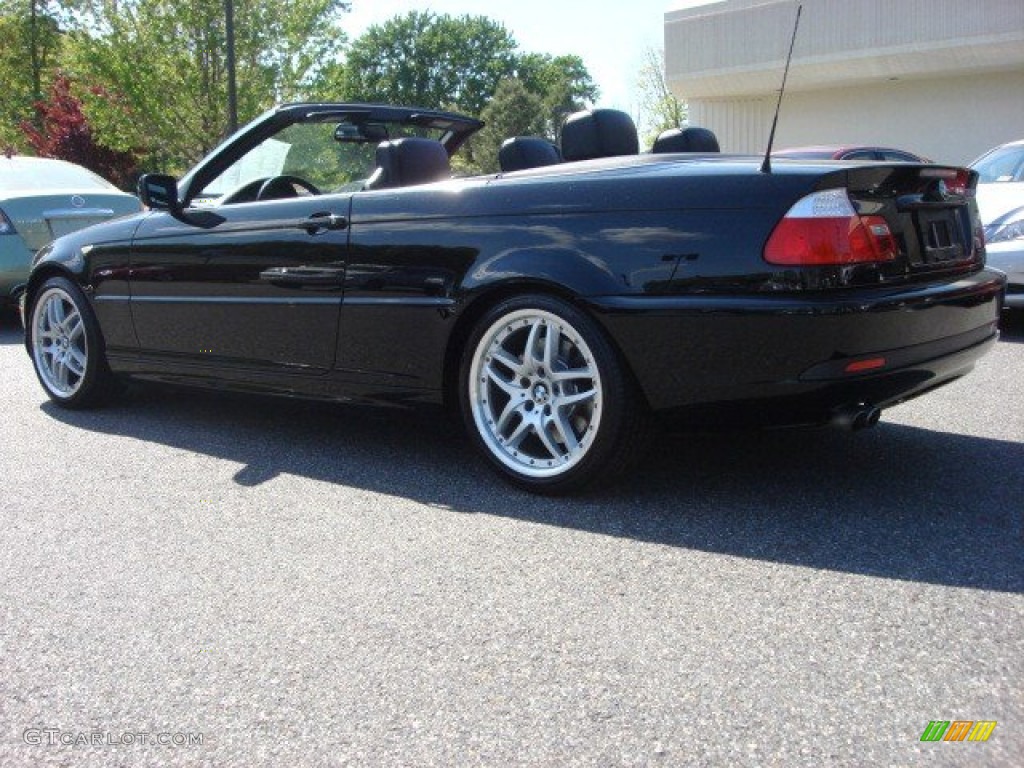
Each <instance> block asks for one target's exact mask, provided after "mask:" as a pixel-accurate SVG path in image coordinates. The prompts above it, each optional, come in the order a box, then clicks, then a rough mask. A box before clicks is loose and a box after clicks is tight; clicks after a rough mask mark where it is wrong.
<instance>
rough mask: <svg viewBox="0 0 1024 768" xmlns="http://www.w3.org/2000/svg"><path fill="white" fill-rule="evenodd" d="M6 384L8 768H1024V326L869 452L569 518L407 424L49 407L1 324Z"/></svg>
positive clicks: (693, 450)
mask: <svg viewBox="0 0 1024 768" xmlns="http://www.w3.org/2000/svg"><path fill="white" fill-rule="evenodd" d="M0 382H2V384H0V396H2V400H3V405H2V414H3V417H2V427H0V435H2V441H0V483H2V485H0V488H2V493H0V536H2V546H0V766H57V765H61V766H63V765H68V766H103V767H104V768H107V767H108V766H121V765H123V766H207V765H209V766H240V767H245V768H255V767H257V766H306V765H310V766H319V765H324V766H334V765H351V766H434V765H437V766H476V765H486V766H503V767H504V766H559V767H562V766H647V765H653V766H728V767H729V768H732V767H734V766H774V765H778V766H816V767H819V766H883V765H884V766H1020V765H1022V764H1024V758H1022V755H1024V692H1022V688H1024V631H1022V630H1024V522H1022V517H1024V385H1022V382H1024V320H1022V319H1021V318H1017V319H1016V320H1015V321H1012V322H1008V323H1007V326H1006V329H1005V332H1004V336H1003V340H1001V341H1000V342H999V344H998V345H997V346H996V349H995V350H994V351H993V352H992V353H991V354H990V355H988V356H987V357H986V358H985V359H984V360H982V362H981V363H980V364H979V365H978V367H977V369H976V370H975V371H974V373H972V374H971V375H970V376H969V377H967V378H965V379H962V380H960V381H959V382H956V383H955V384H952V385H950V386H948V387H945V388H943V389H941V390H939V391H936V392H934V393H932V394H930V395H929V396H927V397H924V398H920V399H918V400H916V401H913V402H910V403H906V404H904V405H901V406H899V407H896V408H893V409H891V410H889V411H886V412H885V414H884V415H883V417H882V422H881V423H880V424H879V426H878V427H876V428H875V429H873V430H867V431H864V432H858V433H845V432H839V431H835V430H829V429H825V430H790V431H776V432H750V433H746V432H732V433H727V434H708V433H680V434H672V435H667V436H664V437H662V438H660V439H659V440H658V441H657V443H656V445H655V446H654V448H653V450H652V453H651V457H650V459H649V461H648V463H647V464H646V465H645V466H644V467H643V468H642V469H641V470H640V471H639V472H638V473H637V474H636V475H635V476H634V477H633V478H631V479H630V480H629V481H627V482H625V483H623V484H621V485H619V486H616V487H614V488H612V489H610V490H607V491H604V492H602V493H598V494H591V495H588V496H584V497H580V498H570V499H560V500H551V499H545V498H539V497H533V496H529V495H527V494H524V493H521V492H519V491H516V490H512V489H510V488H509V487H508V486H507V485H505V484H503V483H502V482H501V481H500V480H499V479H497V478H496V476H494V475H492V474H491V472H490V471H489V470H487V469H486V468H485V467H484V466H483V465H482V463H481V462H480V461H478V460H477V458H476V457H475V456H474V454H473V453H472V451H471V450H470V447H469V445H468V443H467V442H466V441H465V440H464V439H463V438H462V437H461V436H460V435H459V434H458V432H457V431H455V430H452V429H450V428H446V427H444V426H443V425H441V424H440V423H439V422H438V420H437V418H436V416H437V415H436V414H434V413H433V412H429V411H427V412H405V411H399V410H373V409H360V408H356V407H352V406H333V405H324V404H320V403H301V402H293V401H288V400H272V399H263V398H256V397H233V396H226V395H220V394H211V393H204V392H195V391H186V390H175V389H171V388H163V387H133V388H131V389H129V391H128V392H127V394H126V395H125V397H124V398H123V399H122V400H121V401H119V402H118V403H117V404H115V405H112V406H110V407H107V408H105V409H102V410H96V411H89V412H82V413H71V412H64V411H61V410H60V409H58V408H55V407H53V406H52V405H50V404H49V403H48V402H47V401H46V399H45V397H44V395H43V391H42V389H41V388H40V386H39V385H38V383H37V382H36V380H35V377H34V375H33V373H32V369H31V366H30V364H29V360H28V357H27V356H26V354H25V351H24V348H23V347H22V346H21V338H20V331H19V329H18V328H17V327H16V325H15V322H14V320H13V318H11V317H5V318H3V320H0ZM936 720H938V721H951V722H954V721H975V722H977V721H995V722H996V723H997V725H996V726H995V728H994V730H992V732H991V735H990V736H989V739H988V740H987V741H985V742H978V741H974V742H971V741H967V740H965V741H959V742H958V741H939V742H923V741H921V736H922V734H923V733H924V731H925V729H926V728H927V727H928V726H929V723H930V722H931V721H936Z"/></svg>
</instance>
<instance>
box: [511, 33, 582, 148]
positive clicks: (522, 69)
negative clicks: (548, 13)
mask: <svg viewBox="0 0 1024 768" xmlns="http://www.w3.org/2000/svg"><path fill="white" fill-rule="evenodd" d="M516 74H517V75H518V77H519V79H520V80H521V81H522V82H523V85H524V86H525V87H526V89H527V90H528V91H529V92H530V93H533V94H536V95H537V96H539V97H540V99H541V109H542V111H543V115H544V126H543V130H542V134H543V135H544V136H546V137H547V138H549V139H551V140H552V141H554V140H556V139H557V138H558V133H559V130H560V129H561V127H562V122H563V121H564V120H565V118H566V117H567V116H568V115H570V114H572V113H573V112H576V111H578V110H580V109H583V108H584V107H585V106H586V104H587V103H588V102H590V103H593V102H594V101H596V100H597V97H598V95H599V94H600V91H599V89H598V87H597V85H595V83H594V81H593V79H592V78H591V77H590V73H589V72H588V71H587V67H586V65H585V64H584V63H583V59H581V58H580V57H579V56H571V55H567V56H550V55H548V54H546V53H527V54H524V55H522V56H520V57H519V61H518V62H517V65H516Z"/></svg>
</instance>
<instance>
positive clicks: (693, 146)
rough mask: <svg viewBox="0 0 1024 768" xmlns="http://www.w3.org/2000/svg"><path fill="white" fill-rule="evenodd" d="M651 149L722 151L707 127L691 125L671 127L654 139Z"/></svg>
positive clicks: (658, 152) (663, 150)
mask: <svg viewBox="0 0 1024 768" xmlns="http://www.w3.org/2000/svg"><path fill="white" fill-rule="evenodd" d="M651 151H652V152H654V153H655V154H661V153H662V152H721V149H719V147H718V139H717V138H716V137H715V134H713V133H712V132H711V131H709V130H708V129H707V128H698V127H697V126H696V125H691V126H690V127H689V128H671V129H669V130H667V131H664V132H662V133H661V134H660V135H659V136H658V138H656V139H655V140H654V146H653V147H652V148H651Z"/></svg>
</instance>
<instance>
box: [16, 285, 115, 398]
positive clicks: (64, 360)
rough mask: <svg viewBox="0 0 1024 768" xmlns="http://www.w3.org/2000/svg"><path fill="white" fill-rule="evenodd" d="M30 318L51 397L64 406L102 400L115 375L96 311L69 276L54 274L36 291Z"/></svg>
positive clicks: (37, 361) (36, 357)
mask: <svg viewBox="0 0 1024 768" xmlns="http://www.w3.org/2000/svg"><path fill="white" fill-rule="evenodd" d="M28 317H29V326H28V340H29V346H30V348H31V350H32V362H33V364H34V366H35V369H36V375H37V376H38V377H39V381H40V383H41V384H42V385H43V389H45V390H46V394H47V395H48V396H49V397H50V399H51V400H53V401H54V402H55V403H57V404H59V405H61V406H64V407H65V408H87V407H89V406H92V405H97V404H98V403H99V402H100V401H102V400H103V399H104V398H105V397H106V396H107V395H108V394H109V392H110V390H111V386H112V379H113V376H112V374H111V373H110V369H109V367H108V366H107V361H106V358H105V356H104V354H103V341H102V337H101V336H100V329H99V324H98V323H97V321H96V315H95V314H94V313H93V311H92V307H91V306H89V302H88V300H87V299H86V298H85V295H84V294H83V293H82V291H81V289H80V288H79V287H78V286H76V285H75V284H74V283H72V282H71V281H70V280H68V279H67V278H64V277H51V278H50V279H48V280H47V281H46V282H45V283H43V285H42V286H40V288H39V290H38V291H36V293H35V298H34V299H33V301H32V307H31V310H30V312H29V314H28Z"/></svg>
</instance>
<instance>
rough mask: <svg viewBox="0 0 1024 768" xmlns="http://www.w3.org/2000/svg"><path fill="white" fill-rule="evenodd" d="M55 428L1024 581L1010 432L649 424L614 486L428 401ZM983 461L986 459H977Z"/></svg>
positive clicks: (323, 475) (710, 537) (922, 576)
mask: <svg viewBox="0 0 1024 768" xmlns="http://www.w3.org/2000/svg"><path fill="white" fill-rule="evenodd" d="M42 408H43V409H44V410H45V411H46V413H48V414H49V415H50V416H52V417H53V418H55V419H57V420H59V421H61V422H64V423H66V424H67V425H69V426H72V427H75V428H78V429H86V430H91V431H98V432H104V433H111V434H119V435H126V436H129V437H132V438H135V439H138V440H143V441H150V442H155V443H160V444H165V445H169V446H173V447H176V448H181V449H184V450H187V451H191V452H196V453H199V454H205V455H209V456H213V457H217V458H220V459H225V460H229V461H231V462H237V463H240V464H241V465H242V467H243V468H242V469H241V470H239V471H238V472H237V473H236V474H235V475H234V477H233V480H234V482H236V483H239V484H241V485H247V486H254V485H258V484H260V483H263V482H266V481H268V480H270V479H272V478H274V477H276V476H278V475H281V474H291V475H296V476H301V477H308V478H311V479H315V480H319V481H325V482H330V483H334V484H339V485H344V486H349V487H355V488H360V489H366V490H370V491H375V492H380V493H384V494H388V495H395V496H400V497H405V498H409V499H412V500H415V501H418V502H421V503H424V504H429V505H432V506H437V507H442V508H445V509H449V510H452V512H453V513H472V514H489V515H500V516H504V517H508V518H515V519H519V520H526V521H530V522H536V523H542V524H546V525H555V526H563V527H570V528H575V529H579V530H585V531H589V532H592V533H596V534H603V535H607V536H616V537H628V538H631V539H635V540H640V541H645V542H652V543H657V544H661V545H667V546H672V547H682V548H688V549H694V550H700V551H705V552H716V553H725V554H730V555H735V556H739V557H749V558H757V559H761V560H767V561H777V562H780V563H787V564H799V565H801V566H806V567H811V568H823V569H830V570H837V571H844V572H849V573H854V574H866V575H872V576H880V577H887V578H893V579H903V580H913V581H921V582H929V583H936V584H944V585H953V586H961V587H973V588H979V589H990V590H999V591H1012V592H1024V533H1022V530H1021V515H1022V504H1021V499H1022V498H1024V445H1022V444H1021V443H1019V442H1006V441H1000V440H993V439H985V438H978V437H970V436H964V435H958V434H951V433H944V432H935V431H929V430H925V429H920V428H914V427H908V426H900V425H894V424H887V423H885V422H883V423H882V424H881V425H879V426H878V427H877V428H875V429H873V430H867V431H865V432H860V433H853V434H851V433H846V432H840V431H836V430H827V429H822V430H790V431H776V432H742V433H728V434H708V433H689V434H687V433H682V434H671V435H664V436H661V437H660V438H658V439H657V440H656V442H655V444H654V445H653V446H652V450H651V452H650V456H649V458H648V460H647V461H646V462H645V463H644V465H643V466H642V467H641V468H640V470H639V471H638V472H637V473H636V474H635V475H634V476H633V477H631V478H630V479H628V480H626V481H625V482H623V483H622V484H621V485H618V486H615V487H613V488H611V489H608V490H606V491H603V492H600V493H597V492H595V493H592V494H589V495H586V496H582V497H570V498H555V499H552V498H543V497H537V496H532V495H530V494H527V493H523V492H520V491H518V490H516V489H514V488H511V487H510V486H508V485H506V484H504V483H503V482H502V481H501V480H499V479H498V478H497V477H496V476H494V475H492V473H490V472H489V471H487V470H486V469H485V468H484V466H483V464H482V462H481V461H480V460H479V459H478V458H477V457H476V455H475V454H474V452H473V451H472V449H471V447H470V446H469V444H468V441H467V440H466V439H465V438H464V437H463V436H462V435H461V433H460V431H459V430H457V429H455V428H454V427H452V426H451V425H450V424H449V423H447V422H446V421H445V420H444V419H443V417H442V416H441V414H440V413H439V412H434V411H402V410H381V409H369V408H358V407H354V406H336V405H329V404H322V403H311V402H298V401H291V400H282V399H269V398H268V399H264V398H258V397H248V396H243V397H239V396H235V395H233V396H230V397H228V396H223V395H218V394H215V393H206V392H194V391H185V390H176V389H173V388H169V387H151V386H150V387H133V388H132V389H130V390H129V392H128V394H127V395H126V397H125V399H124V400H123V401H122V402H121V403H120V404H117V405H113V406H110V407H108V408H106V409H103V410H98V411H87V412H68V411H64V410H62V409H60V408H57V407H55V406H53V405H52V404H49V403H47V404H44V405H43V406H42ZM979 457H981V458H983V460H984V463H982V461H981V460H980V458H979Z"/></svg>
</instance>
